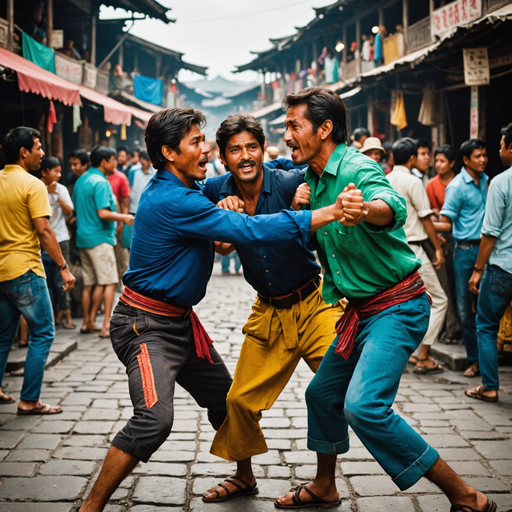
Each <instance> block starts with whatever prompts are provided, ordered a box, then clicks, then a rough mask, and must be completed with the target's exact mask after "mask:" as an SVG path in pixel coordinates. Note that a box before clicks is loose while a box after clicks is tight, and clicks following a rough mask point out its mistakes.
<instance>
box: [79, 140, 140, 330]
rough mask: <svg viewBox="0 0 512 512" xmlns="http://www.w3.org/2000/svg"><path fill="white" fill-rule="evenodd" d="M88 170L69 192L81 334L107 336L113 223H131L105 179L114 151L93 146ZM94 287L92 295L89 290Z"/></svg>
mask: <svg viewBox="0 0 512 512" xmlns="http://www.w3.org/2000/svg"><path fill="white" fill-rule="evenodd" d="M91 164H92V167H91V168H90V169H89V170H88V171H87V172H86V173H85V174H82V176H80V178H78V180H77V181H76V183H75V187H74V189H73V204H74V205H75V212H76V227H77V229H76V246H77V247H78V248H79V249H80V261H81V263H82V268H83V278H84V287H83V290H82V309H83V313H84V323H83V325H82V328H81V332H82V333H93V332H99V336H100V338H108V337H109V334H108V332H109V327H110V313H111V311H112V306H113V305H114V293H115V288H116V284H117V282H118V274H117V264H116V255H115V252H114V246H115V245H116V244H117V238H116V226H117V222H124V223H126V224H129V225H130V224H133V217H132V216H131V215H124V214H121V213H117V208H116V200H115V197H114V193H113V191H112V187H111V186H110V183H109V181H108V177H109V176H111V175H112V174H114V171H115V168H116V152H115V150H114V149H112V148H107V147H103V146H97V147H95V148H94V149H93V150H92V152H91ZM93 286H94V287H95V288H94V293H93V292H92V288H93ZM102 301H104V303H105V318H104V321H103V327H102V329H101V331H100V329H98V328H97V327H96V314H97V312H98V309H99V307H100V304H101V302H102Z"/></svg>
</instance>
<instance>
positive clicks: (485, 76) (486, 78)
mask: <svg viewBox="0 0 512 512" xmlns="http://www.w3.org/2000/svg"><path fill="white" fill-rule="evenodd" d="M463 52H464V82H465V84H466V85H471V86H473V85H488V84H489V83H490V82H491V76H490V72H489V56H488V54H487V48H464V50H463Z"/></svg>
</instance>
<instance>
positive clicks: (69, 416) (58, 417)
mask: <svg viewBox="0 0 512 512" xmlns="http://www.w3.org/2000/svg"><path fill="white" fill-rule="evenodd" d="M81 416H82V413H81V412H80V411H69V410H68V408H67V407H66V410H65V411H63V412H61V413H60V414H47V415H45V416H43V417H42V420H43V422H47V421H78V420H79V419H80V417H81Z"/></svg>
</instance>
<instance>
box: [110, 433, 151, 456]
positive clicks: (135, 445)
mask: <svg viewBox="0 0 512 512" xmlns="http://www.w3.org/2000/svg"><path fill="white" fill-rule="evenodd" d="M112 446H115V447H116V448H119V449H120V450H123V452H126V453H129V454H130V455H133V456H134V457H135V458H136V459H139V460H141V461H142V462H147V461H148V460H149V459H150V457H151V455H153V453H154V452H153V450H151V449H150V448H148V447H147V446H146V445H145V444H142V443H141V442H140V441H137V439H135V438H134V437H131V436H129V435H128V434H127V433H126V432H123V431H122V430H121V431H120V432H118V433H117V434H116V437H114V439H113V440H112Z"/></svg>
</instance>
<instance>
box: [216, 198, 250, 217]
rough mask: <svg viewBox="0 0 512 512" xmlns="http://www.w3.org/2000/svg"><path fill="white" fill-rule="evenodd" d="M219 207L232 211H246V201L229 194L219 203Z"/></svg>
mask: <svg viewBox="0 0 512 512" xmlns="http://www.w3.org/2000/svg"><path fill="white" fill-rule="evenodd" d="M217 207H218V208H222V209H223V210H231V211H232V212H238V213H244V212H245V203H244V202H243V201H242V200H241V199H240V198H239V197H237V196H228V197H226V199H222V200H221V201H219V202H218V203H217Z"/></svg>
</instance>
